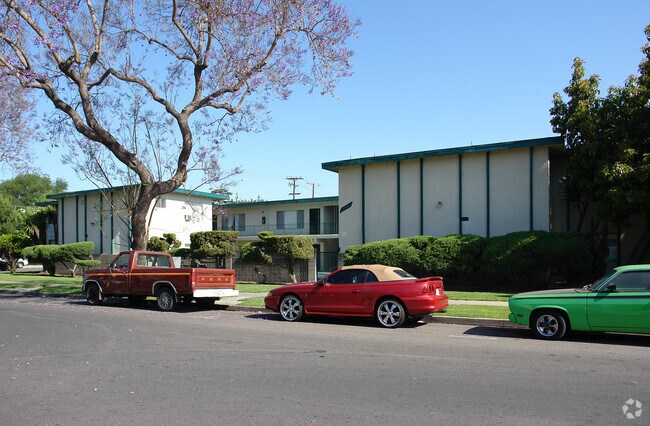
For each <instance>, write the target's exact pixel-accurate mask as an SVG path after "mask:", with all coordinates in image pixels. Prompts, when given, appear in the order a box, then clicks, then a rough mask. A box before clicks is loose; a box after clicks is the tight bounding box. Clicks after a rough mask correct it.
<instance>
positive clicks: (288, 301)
mask: <svg viewBox="0 0 650 426" xmlns="http://www.w3.org/2000/svg"><path fill="white" fill-rule="evenodd" d="M303 312H304V308H303V306H302V301H301V300H300V299H299V298H298V297H297V296H294V295H292V294H290V295H288V296H284V297H283V298H282V301H281V302H280V315H282V318H284V319H285V320H287V321H298V320H299V319H300V318H302V314H303Z"/></svg>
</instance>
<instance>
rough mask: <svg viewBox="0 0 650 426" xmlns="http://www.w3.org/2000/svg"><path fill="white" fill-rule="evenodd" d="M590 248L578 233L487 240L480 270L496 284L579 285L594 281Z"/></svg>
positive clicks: (537, 233) (518, 234) (516, 234)
mask: <svg viewBox="0 0 650 426" xmlns="http://www.w3.org/2000/svg"><path fill="white" fill-rule="evenodd" d="M591 246H592V245H591V241H590V240H589V237H588V236H587V235H585V234H581V233H579V232H544V231H531V232H514V233H511V234H506V235H503V236H499V237H493V238H489V239H488V241H487V244H486V247H485V249H484V250H483V253H482V255H481V259H480V261H479V268H480V271H481V272H482V273H483V275H484V276H485V277H486V278H488V279H490V280H493V281H494V282H495V284H500V283H504V284H521V283H524V284H525V283H531V284H533V285H534V286H539V285H541V284H546V285H549V284H551V283H553V282H557V281H567V282H569V283H572V284H579V283H584V282H587V281H589V280H590V279H591V278H592V265H593V264H594V257H593V254H592V248H591Z"/></svg>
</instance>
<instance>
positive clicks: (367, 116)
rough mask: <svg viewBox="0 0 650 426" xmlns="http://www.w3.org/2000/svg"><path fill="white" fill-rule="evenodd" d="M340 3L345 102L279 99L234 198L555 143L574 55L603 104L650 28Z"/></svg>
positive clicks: (606, 12)
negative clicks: (374, 168) (455, 152)
mask: <svg viewBox="0 0 650 426" xmlns="http://www.w3.org/2000/svg"><path fill="white" fill-rule="evenodd" d="M338 1H339V2H341V3H343V4H344V5H345V6H346V7H347V8H348V11H349V14H350V16H352V17H355V18H360V19H361V21H362V25H361V27H359V29H358V36H357V37H356V38H355V39H353V40H351V41H350V43H349V45H350V47H351V48H352V49H353V50H354V52H355V55H354V57H353V59H352V67H353V69H352V71H353V75H352V76H351V77H349V78H347V79H345V80H343V81H342V82H341V83H340V84H339V86H338V87H337V89H336V92H335V96H329V95H325V96H322V95H319V94H309V93H308V92H307V90H306V89H305V88H301V87H297V88H295V90H294V92H293V94H292V96H291V97H290V98H289V99H288V100H287V101H274V102H273V103H272V104H271V106H270V110H271V113H272V117H273V119H272V121H271V122H270V123H269V124H268V129H267V130H266V131H264V132H261V133H255V134H240V135H238V137H237V138H236V140H234V141H232V142H228V143H226V144H225V145H224V154H225V157H224V158H223V160H222V167H223V168H225V169H232V168H234V167H241V168H242V169H243V170H244V171H243V173H242V174H241V175H239V176H238V178H237V183H236V184H235V185H234V186H232V187H230V188H229V189H230V191H231V192H232V193H233V198H235V199H238V200H251V199H263V200H283V199H290V198H291V197H290V193H291V188H290V187H289V181H288V180H287V179H286V178H287V177H302V178H303V180H299V181H298V184H299V185H298V188H297V192H299V193H300V195H298V198H310V197H312V194H313V195H315V196H316V197H323V196H334V195H338V175H337V174H336V173H334V172H330V171H325V170H323V169H322V166H321V165H322V163H324V162H330V161H337V160H347V159H350V158H360V157H371V156H375V155H387V154H399V153H406V152H414V151H424V150H434V149H442V148H450V147H458V146H469V145H472V144H473V145H479V144H490V143H497V142H507V141H515V140H522V139H534V138H541V137H547V136H553V132H552V128H551V125H550V123H549V120H550V115H549V109H550V108H551V106H552V96H553V93H554V92H562V90H563V89H564V87H566V86H567V84H568V83H569V80H570V78H571V72H572V69H571V65H572V63H573V59H574V58H575V57H580V58H582V59H583V60H584V61H585V68H586V73H587V74H598V75H599V76H600V77H601V83H600V87H601V94H603V95H604V94H605V93H606V89H607V88H608V87H609V86H612V85H622V84H623V83H624V81H625V79H626V78H627V76H629V75H630V74H638V65H639V63H640V61H641V59H642V57H643V56H642V53H641V47H642V46H643V45H644V44H645V43H646V39H645V35H644V33H643V30H644V28H645V26H646V25H648V24H650V1H647V0H644V1H636V0H621V1H598V0H592V1H582V0H580V1H575V0H572V1H566V0H564V1H556V0H547V1H544V2H526V1H514V0H512V1H506V0H493V1H489V2H488V1H480V0H475V1H469V0H459V1H444V2H443V1H438V0H409V1H405V2H395V1H392V0H391V1H388V0H376V1H362V0H356V1H355V0H338ZM46 148H47V147H46V145H45V144H43V145H38V146H36V147H35V151H36V154H37V157H38V158H37V159H36V162H35V166H36V167H38V168H39V169H40V171H41V173H44V174H46V175H49V176H50V177H51V178H52V179H55V178H63V179H65V180H66V181H67V182H68V184H69V190H71V191H77V190H84V189H91V188H94V186H93V185H92V183H90V182H87V181H81V180H80V179H79V178H78V177H77V176H76V174H75V172H74V170H72V169H71V168H70V167H69V166H65V165H63V164H62V162H61V161H60V157H61V155H62V154H63V153H64V152H65V151H64V150H61V151H59V150H56V149H55V150H53V151H48V150H47V149H46ZM193 179H196V177H192V176H190V181H192V180H193ZM310 183H311V184H314V185H311V184H310ZM202 189H203V190H207V189H206V188H202Z"/></svg>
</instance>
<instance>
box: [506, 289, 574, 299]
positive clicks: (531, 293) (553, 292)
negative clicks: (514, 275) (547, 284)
mask: <svg viewBox="0 0 650 426" xmlns="http://www.w3.org/2000/svg"><path fill="white" fill-rule="evenodd" d="M583 292H585V290H583V289H581V288H559V289H554V290H540V291H529V292H526V293H519V294H515V295H514V296H512V297H511V299H516V298H520V297H522V298H524V297H539V296H552V295H561V294H576V293H583Z"/></svg>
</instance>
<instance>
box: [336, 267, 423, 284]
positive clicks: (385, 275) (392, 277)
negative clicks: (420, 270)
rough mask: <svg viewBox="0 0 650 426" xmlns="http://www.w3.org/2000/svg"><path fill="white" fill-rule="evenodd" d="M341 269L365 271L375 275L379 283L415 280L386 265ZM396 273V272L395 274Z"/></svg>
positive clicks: (403, 272)
mask: <svg viewBox="0 0 650 426" xmlns="http://www.w3.org/2000/svg"><path fill="white" fill-rule="evenodd" d="M341 269H365V270H367V271H370V272H372V273H373V274H375V276H376V277H377V279H378V280H379V281H408V280H415V279H417V278H416V277H414V276H413V275H411V274H409V273H408V272H406V271H405V270H403V269H401V268H398V267H396V266H386V265H350V266H344V267H342V268H341ZM396 271H397V272H396Z"/></svg>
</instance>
